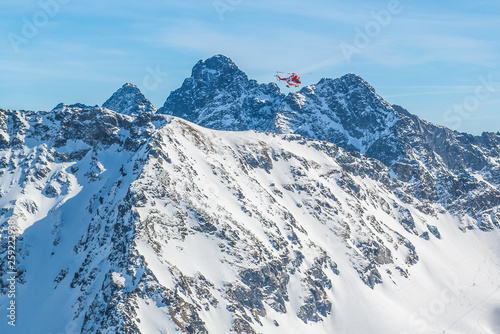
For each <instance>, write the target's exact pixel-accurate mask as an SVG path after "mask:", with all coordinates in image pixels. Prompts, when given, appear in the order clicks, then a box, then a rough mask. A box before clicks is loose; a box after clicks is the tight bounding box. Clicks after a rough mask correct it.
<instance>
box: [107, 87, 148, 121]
mask: <svg viewBox="0 0 500 334" xmlns="http://www.w3.org/2000/svg"><path fill="white" fill-rule="evenodd" d="M102 106H103V107H104V108H107V109H110V110H113V111H116V112H119V113H121V114H125V115H140V114H142V113H154V112H156V108H155V107H154V106H153V104H151V102H150V101H149V100H148V99H147V98H146V97H145V96H144V94H142V93H141V91H140V90H139V88H137V86H136V85H133V84H131V83H126V84H125V85H123V86H122V88H120V89H118V90H117V91H116V92H115V93H114V94H113V96H111V97H110V98H109V99H108V100H107V101H106V102H104V104H103V105H102Z"/></svg>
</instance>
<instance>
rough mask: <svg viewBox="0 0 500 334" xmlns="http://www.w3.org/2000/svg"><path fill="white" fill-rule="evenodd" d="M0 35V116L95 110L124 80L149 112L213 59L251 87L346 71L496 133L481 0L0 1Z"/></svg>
mask: <svg viewBox="0 0 500 334" xmlns="http://www.w3.org/2000/svg"><path fill="white" fill-rule="evenodd" d="M0 32H1V38H0V108H4V109H31V110H50V109H52V108H53V107H54V106H55V105H57V104H58V103H59V102H65V103H76V102H82V103H85V104H90V105H95V104H99V105H100V104H102V103H103V102H104V101H105V100H106V99H107V98H108V97H110V96H111V95H112V93H113V92H114V91H116V90H117V89H118V88H120V87H121V86H122V85H123V84H124V83H126V82H132V83H134V84H136V85H138V86H139V87H140V88H142V90H143V92H144V93H145V95H146V96H147V97H148V98H149V99H150V100H151V101H152V102H153V104H154V105H155V106H156V107H160V106H162V105H163V103H164V101H165V99H166V98H167V96H168V95H169V93H170V91H172V90H174V89H176V88H178V87H180V85H181V84H182V81H183V80H184V79H185V78H186V77H188V76H189V75H190V73H191V68H192V67H193V65H194V64H195V63H196V62H197V61H198V60H199V59H206V58H208V57H211V56H213V55H215V54H218V53H222V54H225V55H227V56H229V57H231V58H232V59H233V60H234V62H235V63H236V64H237V65H238V66H239V67H240V68H241V69H242V70H243V71H245V72H246V73H247V74H248V76H249V77H250V78H254V79H257V80H258V81H259V82H270V81H273V80H274V77H273V75H274V71H285V72H292V71H294V72H310V74H307V75H304V76H303V82H304V83H305V84H315V83H317V82H318V80H319V79H321V78H323V77H333V78H336V77H339V76H342V75H343V74H345V73H349V72H353V73H356V74H358V75H360V76H362V77H363V78H364V79H365V80H367V81H368V82H369V83H370V84H371V85H372V86H373V87H374V88H375V89H376V91H377V93H379V94H380V95H381V96H382V97H384V98H385V99H386V100H387V101H389V102H390V103H394V104H400V105H402V106H404V107H405V108H407V109H408V110H409V111H410V112H412V113H414V114H417V115H419V116H420V117H422V118H423V119H426V120H428V121H431V122H434V123H437V124H441V125H445V126H448V127H451V128H453V129H457V130H460V131H465V132H469V133H473V134H480V133H481V132H483V131H495V132H496V131H500V66H499V64H500V39H499V38H498V36H499V33H500V3H499V2H498V1H493V0H483V1H481V0H480V1H476V2H471V1H461V0H455V1H448V0H443V1H437V2H433V1H417V0H413V1H411V0H391V1H357V0H352V1H348V2H345V1H342V2H341V1H326V0H308V1H305V0H303V1H298V0H272V1H260V0H252V1H250V0H203V1H201V0H194V1H189V2H187V1H185V2H181V1H171V0H162V1H152V0H142V1H135V0H121V1H115V0H108V1H97V0H87V1H76V0H29V1H25V0H3V1H2V5H1V10H0Z"/></svg>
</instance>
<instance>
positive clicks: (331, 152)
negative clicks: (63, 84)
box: [0, 108, 500, 333]
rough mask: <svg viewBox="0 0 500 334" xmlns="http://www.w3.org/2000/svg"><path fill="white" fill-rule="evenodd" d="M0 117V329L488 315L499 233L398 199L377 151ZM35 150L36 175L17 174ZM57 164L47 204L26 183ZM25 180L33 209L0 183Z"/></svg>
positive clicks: (490, 318)
mask: <svg viewBox="0 0 500 334" xmlns="http://www.w3.org/2000/svg"><path fill="white" fill-rule="evenodd" d="M4 115H5V116H7V120H8V122H7V129H8V131H6V132H5V134H4V137H6V136H9V137H10V138H11V139H12V141H11V145H10V147H9V148H8V149H5V150H4V153H3V154H5V155H4V156H5V157H6V158H5V159H3V161H4V162H5V166H4V167H2V173H3V174H2V175H10V174H13V175H12V176H9V178H3V177H2V194H4V195H3V196H2V200H3V201H4V202H3V203H10V205H11V206H12V207H13V208H12V209H11V210H9V211H7V212H6V211H2V214H3V216H2V217H5V218H6V219H16V222H18V224H19V232H20V233H21V237H20V238H19V239H18V249H19V254H18V260H19V264H18V268H19V271H20V274H21V275H20V280H19V284H18V297H17V298H18V299H17V301H18V305H19V308H18V319H19V320H18V321H19V322H18V326H17V327H16V328H15V331H12V328H9V327H7V325H6V323H5V322H3V323H0V328H1V330H2V332H6V331H7V332H12V333H16V332H18V333H61V332H63V333H68V332H70V333H139V332H140V333H173V332H176V331H180V332H186V333H229V332H231V331H233V332H236V333H291V332H294V333H333V332H336V333H366V332H370V333H403V332H407V333H420V332H422V333H431V332H441V331H443V330H447V333H471V332H478V333H479V332H481V331H483V332H484V331H486V332H489V333H496V332H495V331H496V330H497V329H498V327H495V326H497V324H498V323H497V322H495V321H497V320H496V319H497V318H495V317H496V315H495V314H497V313H498V307H499V305H500V292H498V284H497V281H496V277H498V275H499V263H500V260H499V258H500V257H499V256H500V254H499V249H498V247H497V246H498V241H499V234H498V230H494V231H490V232H488V233H486V232H483V231H481V230H479V229H478V228H476V227H466V226H464V225H463V224H462V223H461V221H460V219H458V217H455V216H454V215H451V214H449V213H447V212H446V210H444V209H443V207H442V206H440V205H439V204H425V203H422V202H420V201H419V200H418V199H416V198H411V196H410V195H407V196H408V198H411V200H408V198H407V201H406V202H405V201H402V200H401V195H395V192H397V191H403V189H404V183H403V182H401V181H400V180H398V179H394V178H391V171H390V170H389V169H388V168H387V167H386V166H384V165H383V164H381V163H380V162H378V161H376V160H370V159H367V158H365V157H363V156H361V155H358V154H351V153H348V152H346V151H344V150H342V149H340V148H338V147H337V146H335V145H334V144H329V143H326V142H318V141H310V140H304V139H303V137H300V136H296V135H294V136H289V135H272V134H259V133H255V132H239V133H234V132H220V131H214V130H208V129H205V128H202V127H199V126H197V125H194V124H192V123H189V122H187V121H183V120H179V119H175V118H169V117H167V116H161V115H158V116H154V117H153V116H149V118H131V117H128V116H122V115H120V114H117V113H114V112H112V111H109V110H106V109H100V108H95V109H78V108H76V109H71V108H69V109H68V108H66V109H64V110H61V111H55V112H51V113H45V114H39V113H22V112H10V111H2V116H4ZM2 119H5V117H2ZM14 120H15V121H14ZM15 124H17V125H15ZM42 126H43V128H41V127H42ZM90 129H97V130H95V132H91V131H89V130H90ZM14 138H17V139H18V140H19V141H14ZM46 143H47V144H46ZM48 147H50V148H48ZM33 152H39V153H37V154H34V153H33ZM19 161H23V162H19ZM45 161H46V162H45ZM36 164H39V165H36ZM35 165H36V166H40V167H38V169H41V166H46V167H47V169H50V172H48V173H46V175H45V176H40V177H39V178H36V177H35V178H26V177H18V176H17V175H18V174H16V173H19V172H16V171H20V172H21V174H22V173H28V171H31V170H32V167H31V166H35ZM57 173H59V174H61V173H65V174H67V175H66V178H65V180H67V181H66V184H67V187H66V189H71V190H67V191H61V190H59V194H58V195H57V196H55V197H53V198H56V199H59V201H57V202H56V201H55V200H53V198H52V197H50V196H47V195H49V194H51V193H47V192H43V190H42V191H41V192H40V190H39V189H40V188H41V189H46V188H47V187H48V186H49V185H51V184H52V185H53V186H54V188H55V189H56V190H57V189H62V188H64V187H63V186H61V184H64V182H62V181H59V178H55V177H54V175H55V174H57ZM19 175H20V174H19ZM16 177H17V178H16ZM4 180H5V181H4ZM13 180H14V181H13ZM23 180H28V181H26V182H27V183H26V185H25V186H24V189H27V191H29V193H26V194H24V195H26V197H29V198H30V199H31V200H32V201H33V203H34V204H35V205H36V207H37V208H38V211H37V212H39V214H40V216H36V215H35V216H33V217H31V216H29V215H28V214H27V213H26V212H27V211H26V209H25V208H26V205H24V204H23V203H24V202H25V201H24V202H23V199H24V198H23V197H22V196H21V195H19V191H15V189H13V188H9V186H10V185H11V184H19V183H20V182H21V183H22V181H23ZM54 180H56V181H54ZM31 184H33V185H32V186H28V185H31ZM57 186H58V187H59V188H58V187H57ZM4 189H5V190H4ZM30 189H38V190H37V191H38V192H37V191H35V190H30ZM56 193H57V191H56ZM51 198H52V199H51ZM32 206H33V205H32ZM16 210H17V211H16ZM23 210H24V211H23ZM21 212H22V213H23V214H24V216H26V217H29V219H24V218H25V217H23V215H21V214H19V213H21ZM15 213H16V214H15ZM2 226H3V227H5V223H4V224H3V225H2ZM4 234H5V230H4ZM2 240H3V239H2ZM3 262H4V261H3ZM3 262H2V263H3ZM3 282H4V281H3ZM4 287H5V286H4ZM4 291H5V290H4ZM6 300H7V297H6V296H5V295H2V297H0V303H1V305H6ZM495 312H497V313H495ZM55 313H56V314H58V316H57V317H56V318H53V317H52V315H53V314H55ZM27 318H29V319H30V321H26V320H24V319H27ZM47 319H51V321H47ZM52 319H53V320H52Z"/></svg>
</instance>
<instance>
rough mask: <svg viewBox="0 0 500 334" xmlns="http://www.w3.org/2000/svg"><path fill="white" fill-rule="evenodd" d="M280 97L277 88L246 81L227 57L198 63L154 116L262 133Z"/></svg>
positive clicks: (268, 123) (218, 56) (210, 126)
mask: <svg viewBox="0 0 500 334" xmlns="http://www.w3.org/2000/svg"><path fill="white" fill-rule="evenodd" d="M283 97H284V95H283V94H281V92H280V90H279V88H278V86H277V85H276V84H274V83H272V84H258V83H257V81H255V80H249V79H248V77H247V75H246V74H245V73H244V72H243V71H241V70H240V69H239V68H238V67H237V66H236V64H235V63H234V62H233V61H232V60H231V59H230V58H229V57H227V56H223V55H216V56H213V57H211V58H209V59H206V60H200V61H199V62H198V63H197V64H196V65H195V66H194V67H193V70H192V75H191V77H189V78H187V79H186V80H184V83H183V84H182V86H181V88H179V89H177V90H175V91H174V92H172V93H171V94H170V96H169V97H168V98H167V100H166V101H165V104H164V105H163V107H162V108H160V109H159V110H158V113H161V114H169V115H173V116H177V117H182V118H184V119H187V120H189V121H191V122H194V123H196V124H199V125H203V126H205V127H208V128H212V129H217V130H231V131H241V130H250V129H253V130H258V131H266V130H267V129H268V128H269V126H270V124H271V123H272V120H273V118H274V113H275V111H276V110H277V109H278V106H279V104H280V103H281V100H282V99H283Z"/></svg>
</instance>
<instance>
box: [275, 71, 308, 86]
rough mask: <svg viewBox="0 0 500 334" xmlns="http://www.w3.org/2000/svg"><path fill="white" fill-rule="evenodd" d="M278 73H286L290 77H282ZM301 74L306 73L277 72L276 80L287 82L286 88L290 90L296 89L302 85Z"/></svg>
mask: <svg viewBox="0 0 500 334" xmlns="http://www.w3.org/2000/svg"><path fill="white" fill-rule="evenodd" d="M278 73H284V74H288V75H289V76H288V77H284V78H282V77H280V76H279V74H278ZM300 74H304V73H285V72H276V78H277V79H278V81H284V82H286V86H287V87H288V88H290V86H294V87H297V88H298V87H300V84H301V83H302V82H301V81H300V77H299V75H300Z"/></svg>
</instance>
